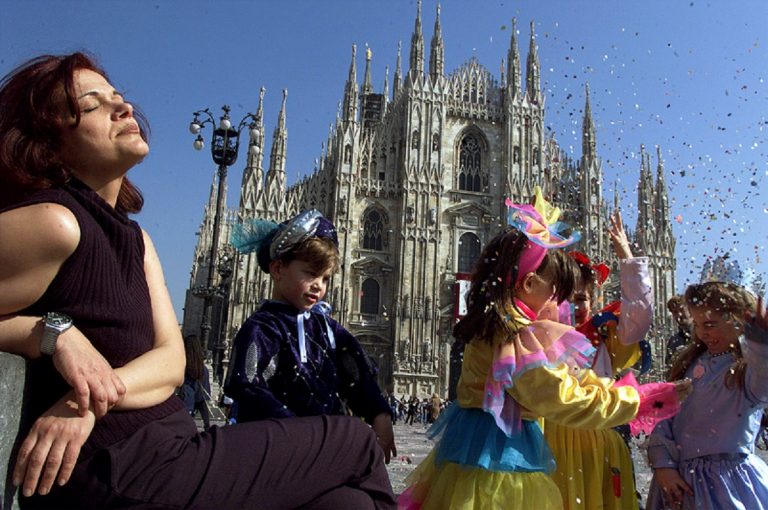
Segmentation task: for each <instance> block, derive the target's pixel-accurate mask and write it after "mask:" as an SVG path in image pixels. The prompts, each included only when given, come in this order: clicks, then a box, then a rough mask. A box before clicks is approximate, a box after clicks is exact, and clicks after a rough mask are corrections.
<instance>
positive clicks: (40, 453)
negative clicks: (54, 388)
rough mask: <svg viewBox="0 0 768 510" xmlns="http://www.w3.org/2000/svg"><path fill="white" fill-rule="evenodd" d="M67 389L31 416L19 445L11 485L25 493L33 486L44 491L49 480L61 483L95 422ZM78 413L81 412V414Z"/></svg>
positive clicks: (93, 417) (51, 483)
mask: <svg viewBox="0 0 768 510" xmlns="http://www.w3.org/2000/svg"><path fill="white" fill-rule="evenodd" d="M80 411H82V410H79V409H78V405H77V403H76V402H75V401H74V393H72V392H71V391H70V392H68V393H67V394H66V395H64V396H63V397H62V398H61V399H59V401H58V402H56V403H55V404H54V405H53V406H52V407H51V408H50V409H48V411H46V412H45V413H43V415H42V416H41V417H40V418H38V419H37V420H35V423H34V425H32V428H31V429H30V431H29V434H27V436H26V437H25V438H24V441H23V442H22V443H21V446H20V447H19V453H18V455H17V457H16V464H15V465H14V469H13V485H15V486H16V487H19V486H21V488H22V492H23V493H24V495H25V496H31V495H32V494H34V492H35V490H37V492H38V493H39V494H41V495H45V494H48V492H49V491H50V490H51V487H53V484H54V483H56V484H58V485H64V484H65V483H67V481H68V480H69V477H70V475H71V474H72V470H73V469H74V468H75V463H76V462H77V458H78V456H79V455H80V448H82V446H83V444H85V441H86V440H87V439H88V436H90V435H91V431H92V430H93V426H94V424H95V423H96V415H95V414H93V412H92V410H89V409H85V411H86V412H85V413H84V414H82V413H81V412H80ZM81 414H82V415H81Z"/></svg>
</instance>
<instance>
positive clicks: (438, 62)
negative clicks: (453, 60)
mask: <svg viewBox="0 0 768 510" xmlns="http://www.w3.org/2000/svg"><path fill="white" fill-rule="evenodd" d="M444 69H445V46H444V45H443V34H442V30H441V29H440V4H437V17H436V18H435V32H434V34H432V42H431V44H430V52H429V76H430V78H432V83H436V82H437V79H438V77H442V76H443V72H444Z"/></svg>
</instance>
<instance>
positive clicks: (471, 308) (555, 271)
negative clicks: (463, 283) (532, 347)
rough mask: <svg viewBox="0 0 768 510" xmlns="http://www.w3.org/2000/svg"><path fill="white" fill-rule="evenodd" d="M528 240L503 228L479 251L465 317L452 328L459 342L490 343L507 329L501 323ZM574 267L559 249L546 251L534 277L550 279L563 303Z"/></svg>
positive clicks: (571, 284) (570, 287)
mask: <svg viewBox="0 0 768 510" xmlns="http://www.w3.org/2000/svg"><path fill="white" fill-rule="evenodd" d="M528 242H529V241H528V238H527V237H526V236H525V234H523V233H522V232H520V231H519V230H517V229H515V228H511V227H509V228H507V229H505V230H503V231H501V232H500V233H499V234H498V235H497V236H496V237H494V238H493V239H492V240H491V241H490V242H489V243H488V245H486V247H485V248H484V249H483V252H482V253H481V254H480V258H479V259H478V260H477V262H476V263H475V267H474V270H473V272H472V284H471V285H470V288H469V293H468V294H467V315H465V316H464V318H462V319H461V320H460V321H459V322H458V323H457V324H456V325H455V326H454V328H453V336H454V337H455V338H456V339H457V340H458V341H460V342H470V341H471V340H472V339H473V338H475V337H479V338H483V339H484V340H485V341H487V342H491V341H492V339H493V337H494V335H495V334H496V333H497V332H498V331H502V330H503V329H505V328H507V325H506V323H507V321H505V320H504V317H505V316H506V312H505V311H504V308H505V307H506V306H507V305H513V304H514V297H515V284H514V282H516V281H517V274H518V265H519V263H520V255H521V254H522V252H523V250H525V249H526V246H527V244H528ZM576 271H577V268H576V266H575V264H573V263H572V262H571V259H570V257H568V256H567V255H565V254H564V253H563V252H562V250H547V252H546V254H545V255H544V259H543V260H542V261H541V264H539V267H538V268H537V269H536V274H538V275H546V276H547V277H549V278H551V280H552V282H553V283H554V284H555V286H556V288H557V291H556V292H557V296H556V297H557V301H558V303H559V302H562V301H564V300H566V299H567V298H568V297H569V296H570V295H571V293H572V292H573V288H574V285H575V283H576V278H577V274H576ZM508 341H512V338H508Z"/></svg>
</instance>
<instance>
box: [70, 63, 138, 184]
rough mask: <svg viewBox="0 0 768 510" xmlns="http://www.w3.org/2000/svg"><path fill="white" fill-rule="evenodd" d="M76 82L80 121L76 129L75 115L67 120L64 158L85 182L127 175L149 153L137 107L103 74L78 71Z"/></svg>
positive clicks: (86, 70)
mask: <svg viewBox="0 0 768 510" xmlns="http://www.w3.org/2000/svg"><path fill="white" fill-rule="evenodd" d="M74 82H75V92H76V99H77V104H78V107H79V108H80V124H79V125H78V126H77V127H75V128H72V127H71V126H72V124H73V123H74V118H73V117H68V118H66V119H64V121H63V123H62V124H63V125H62V128H61V149H60V156H61V158H62V160H63V161H64V163H65V164H66V165H67V166H68V167H69V168H70V169H71V170H72V172H73V173H74V174H75V176H76V177H78V178H80V179H81V180H84V181H88V180H90V179H93V178H102V179H103V178H107V179H109V178H110V177H112V176H122V175H124V174H125V172H127V171H128V170H129V169H130V168H131V167H132V166H134V165H135V164H137V163H139V162H140V161H141V160H142V159H143V158H144V157H145V156H146V155H147V153H148V152H149V146H148V145H147V143H146V142H145V141H144V139H143V138H142V137H141V131H140V130H139V125H138V124H137V122H136V119H134V118H133V106H131V104H130V103H126V102H125V100H124V99H123V96H122V95H121V94H120V93H119V92H117V91H116V90H115V89H114V87H112V85H110V84H109V82H108V81H107V80H106V79H105V78H104V77H103V76H102V75H100V74H99V73H96V72H94V71H91V70H88V69H80V70H77V71H75V75H74Z"/></svg>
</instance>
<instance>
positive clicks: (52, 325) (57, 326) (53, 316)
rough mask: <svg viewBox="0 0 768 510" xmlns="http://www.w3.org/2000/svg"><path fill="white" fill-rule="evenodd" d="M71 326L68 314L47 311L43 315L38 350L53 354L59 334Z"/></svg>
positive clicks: (49, 354)
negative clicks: (41, 333) (41, 335)
mask: <svg viewBox="0 0 768 510" xmlns="http://www.w3.org/2000/svg"><path fill="white" fill-rule="evenodd" d="M71 327H72V319H71V318H70V317H69V315H65V314H63V313H58V312H48V313H46V314H45V315H43V337H42V338H41V339H40V352H41V353H42V354H47V355H48V356H53V353H54V352H55V351H56V341H57V340H58V339H59V335H61V334H62V333H64V332H65V331H66V330H68V329H69V328H71Z"/></svg>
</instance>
